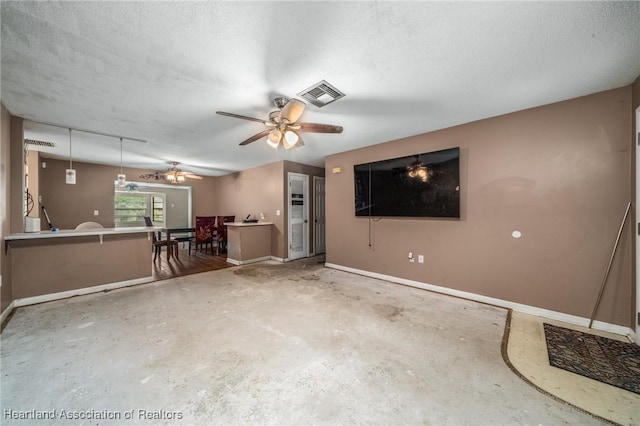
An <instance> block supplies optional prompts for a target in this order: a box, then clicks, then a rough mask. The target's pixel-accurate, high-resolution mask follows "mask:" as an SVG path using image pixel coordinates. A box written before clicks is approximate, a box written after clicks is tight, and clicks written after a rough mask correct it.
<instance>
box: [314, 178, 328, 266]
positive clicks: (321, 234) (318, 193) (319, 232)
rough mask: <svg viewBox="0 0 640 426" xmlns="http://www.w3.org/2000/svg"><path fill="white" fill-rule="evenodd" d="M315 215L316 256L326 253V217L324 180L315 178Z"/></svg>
mask: <svg viewBox="0 0 640 426" xmlns="http://www.w3.org/2000/svg"><path fill="white" fill-rule="evenodd" d="M313 194H314V198H313V201H314V204H313V205H314V209H313V210H314V214H313V216H314V217H313V242H314V252H315V254H320V253H324V252H325V251H326V248H325V223H326V220H325V217H324V178H323V177H317V176H314V177H313Z"/></svg>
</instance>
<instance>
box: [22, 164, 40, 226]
mask: <svg viewBox="0 0 640 426" xmlns="http://www.w3.org/2000/svg"><path fill="white" fill-rule="evenodd" d="M26 166H27V168H26V169H25V175H26V179H25V188H26V189H27V190H28V191H29V194H31V197H32V198H33V208H32V209H31V212H29V217H40V203H39V202H38V197H39V195H40V152H39V151H28V153H27V158H26ZM27 172H28V173H27Z"/></svg>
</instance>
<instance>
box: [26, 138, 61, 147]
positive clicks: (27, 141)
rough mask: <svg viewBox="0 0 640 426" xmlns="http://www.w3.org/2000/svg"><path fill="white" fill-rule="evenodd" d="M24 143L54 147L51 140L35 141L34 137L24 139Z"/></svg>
mask: <svg viewBox="0 0 640 426" xmlns="http://www.w3.org/2000/svg"><path fill="white" fill-rule="evenodd" d="M24 144H25V145H29V146H46V147H47V148H55V146H56V144H55V143H53V142H45V141H37V140H34V139H25V140H24Z"/></svg>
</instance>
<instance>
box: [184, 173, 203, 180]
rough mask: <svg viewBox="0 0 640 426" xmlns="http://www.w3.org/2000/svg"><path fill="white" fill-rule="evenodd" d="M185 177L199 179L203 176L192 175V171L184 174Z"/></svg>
mask: <svg viewBox="0 0 640 426" xmlns="http://www.w3.org/2000/svg"><path fill="white" fill-rule="evenodd" d="M184 177H186V178H189V179H198V180H200V179H202V176H198V175H192V174H191V173H186V174H185V175H184Z"/></svg>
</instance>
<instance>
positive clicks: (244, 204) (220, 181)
mask: <svg viewBox="0 0 640 426" xmlns="http://www.w3.org/2000/svg"><path fill="white" fill-rule="evenodd" d="M283 173H284V164H283V162H282V161H279V162H276V163H271V164H267V165H264V166H260V167H254V168H252V169H248V170H244V171H241V172H237V173H232V174H229V175H225V176H220V177H218V178H217V180H216V189H217V192H216V193H217V196H218V198H217V201H218V208H217V211H216V212H215V214H216V215H235V217H236V221H241V220H242V219H244V218H245V217H246V216H247V215H249V214H252V215H255V216H256V218H258V219H260V213H264V221H265V222H273V226H272V228H271V231H272V236H271V255H272V256H276V257H280V258H283V259H284V258H286V257H287V254H286V250H285V249H284V247H285V245H284V236H285V233H286V222H285V221H284V214H285V212H284V207H285V204H284V196H283V195H282V187H283V183H282V175H283ZM276 210H280V216H278V215H276Z"/></svg>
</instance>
